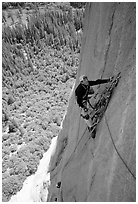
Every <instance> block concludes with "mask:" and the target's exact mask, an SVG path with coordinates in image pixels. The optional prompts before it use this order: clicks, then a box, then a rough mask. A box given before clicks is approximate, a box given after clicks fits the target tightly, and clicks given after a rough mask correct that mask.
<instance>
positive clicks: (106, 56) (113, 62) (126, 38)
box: [48, 2, 136, 202]
mask: <svg viewBox="0 0 138 204" xmlns="http://www.w3.org/2000/svg"><path fill="white" fill-rule="evenodd" d="M135 11H136V4H135V3H117V2H116V3H115V2H111V3H87V6H86V12H85V20H84V32H83V41H82V49H81V56H80V65H79V70H78V74H77V79H76V84H75V86H74V88H73V90H72V94H71V97H70V100H69V105H68V109H67V113H66V115H65V117H64V121H63V124H62V130H61V132H60V134H59V136H58V140H57V144H56V148H55V152H54V153H53V155H52V157H51V161H50V168H49V172H50V180H51V185H50V188H49V194H48V201H61V202H108V201H110V202H122V201H123V202H129V201H131V202H133V201H136V158H135V157H136V68H135V60H136V17H135ZM118 72H121V79H120V81H119V83H118V86H117V87H116V88H115V91H114V94H113V95H112V98H111V100H110V103H109V104H108V107H107V109H106V112H105V113H104V116H103V118H102V120H101V122H100V123H99V124H98V126H97V130H96V137H95V139H93V138H92V137H90V133H89V131H88V130H87V129H86V124H85V122H84V120H83V118H81V117H80V108H79V107H78V106H77V104H76V102H75V96H74V90H75V87H76V86H77V85H78V83H79V80H78V79H79V76H80V75H82V74H86V75H87V76H88V77H89V80H96V79H97V78H103V79H104V78H108V77H111V76H113V75H115V74H117V73H118ZM104 87H105V85H101V86H100V88H99V87H98V86H97V87H96V86H95V87H94V90H95V91H97V92H100V90H103V89H104ZM111 137H112V138H111ZM112 139H113V140H112ZM113 143H114V144H113ZM115 147H116V148H115ZM59 181H60V182H61V187H60V188H57V187H56V184H57V183H58V182H59Z"/></svg>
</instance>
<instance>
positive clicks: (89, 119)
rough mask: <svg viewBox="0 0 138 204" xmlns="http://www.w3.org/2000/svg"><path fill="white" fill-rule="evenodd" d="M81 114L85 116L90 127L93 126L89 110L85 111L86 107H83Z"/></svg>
mask: <svg viewBox="0 0 138 204" xmlns="http://www.w3.org/2000/svg"><path fill="white" fill-rule="evenodd" d="M81 116H82V117H83V119H84V121H85V122H86V124H87V126H88V127H92V122H91V118H90V116H89V114H88V111H85V109H82V112H81Z"/></svg>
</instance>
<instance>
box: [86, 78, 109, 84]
mask: <svg viewBox="0 0 138 204" xmlns="http://www.w3.org/2000/svg"><path fill="white" fill-rule="evenodd" d="M108 82H110V78H109V79H97V80H96V81H89V85H90V86H94V85H98V84H105V83H108Z"/></svg>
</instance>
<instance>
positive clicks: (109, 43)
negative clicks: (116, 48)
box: [101, 7, 116, 79]
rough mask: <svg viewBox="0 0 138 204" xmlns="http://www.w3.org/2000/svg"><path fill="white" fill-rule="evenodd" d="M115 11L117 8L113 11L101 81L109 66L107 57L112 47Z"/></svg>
mask: <svg viewBox="0 0 138 204" xmlns="http://www.w3.org/2000/svg"><path fill="white" fill-rule="evenodd" d="M115 10H116V7H115V9H114V11H113V14H112V20H111V25H110V28H109V42H108V46H107V49H106V53H105V63H104V68H103V72H102V75H101V79H102V77H103V74H104V71H105V67H106V64H107V57H108V53H109V49H110V45H111V32H112V28H113V23H114V15H115Z"/></svg>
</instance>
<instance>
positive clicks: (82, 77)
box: [79, 75, 89, 85]
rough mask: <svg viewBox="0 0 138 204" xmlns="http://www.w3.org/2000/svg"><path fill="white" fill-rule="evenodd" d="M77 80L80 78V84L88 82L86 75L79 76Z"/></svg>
mask: <svg viewBox="0 0 138 204" xmlns="http://www.w3.org/2000/svg"><path fill="white" fill-rule="evenodd" d="M79 80H80V83H81V84H84V85H88V84H89V82H88V77H87V76H86V75H82V76H80V78H79Z"/></svg>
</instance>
